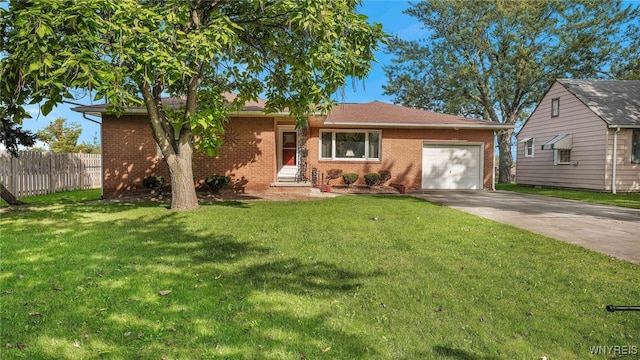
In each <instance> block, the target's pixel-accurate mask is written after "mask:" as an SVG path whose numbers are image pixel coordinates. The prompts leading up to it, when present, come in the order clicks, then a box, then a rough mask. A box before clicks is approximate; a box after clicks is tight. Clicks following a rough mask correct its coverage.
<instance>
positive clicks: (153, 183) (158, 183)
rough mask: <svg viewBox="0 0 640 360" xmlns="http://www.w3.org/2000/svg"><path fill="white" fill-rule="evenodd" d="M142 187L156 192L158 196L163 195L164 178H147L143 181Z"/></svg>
mask: <svg viewBox="0 0 640 360" xmlns="http://www.w3.org/2000/svg"><path fill="white" fill-rule="evenodd" d="M142 185H143V186H144V187H146V188H147V189H151V190H155V192H156V193H157V194H158V195H162V187H163V186H164V177H162V176H147V177H146V178H144V179H142Z"/></svg>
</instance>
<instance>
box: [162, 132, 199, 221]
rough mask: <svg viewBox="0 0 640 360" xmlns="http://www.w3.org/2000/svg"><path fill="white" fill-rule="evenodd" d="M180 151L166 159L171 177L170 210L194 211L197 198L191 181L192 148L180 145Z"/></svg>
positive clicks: (196, 205) (196, 206)
mask: <svg viewBox="0 0 640 360" xmlns="http://www.w3.org/2000/svg"><path fill="white" fill-rule="evenodd" d="M179 146H180V151H178V153H177V154H176V155H172V156H169V157H168V158H167V165H168V167H169V173H170V175H171V209H172V210H195V209H197V208H198V197H197V196H196V188H195V184H194V181H193V167H192V157H193V147H192V146H191V145H190V144H180V145H179Z"/></svg>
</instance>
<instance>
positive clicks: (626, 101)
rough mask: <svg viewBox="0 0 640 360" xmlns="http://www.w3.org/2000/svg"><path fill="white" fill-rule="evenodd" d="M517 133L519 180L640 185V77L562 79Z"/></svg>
mask: <svg viewBox="0 0 640 360" xmlns="http://www.w3.org/2000/svg"><path fill="white" fill-rule="evenodd" d="M516 137H517V145H518V150H517V162H516V182H517V183H518V184H520V185H535V186H543V187H559V188H577V189H589V190H598V191H611V192H613V193H615V192H616V191H621V192H637V191H640V81H638V80H627V81H625V80H569V79H558V80H556V81H555V82H554V83H553V85H552V86H551V88H550V89H549V91H547V93H546V95H545V96H544V97H543V98H542V101H541V102H540V104H538V107H537V108H536V109H535V110H534V112H533V113H532V114H531V116H530V117H529V119H527V121H526V122H525V123H524V125H523V127H522V129H521V130H520V131H519V132H518V134H517V136H516ZM613 159H615V161H613Z"/></svg>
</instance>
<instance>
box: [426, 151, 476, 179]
mask: <svg viewBox="0 0 640 360" xmlns="http://www.w3.org/2000/svg"><path fill="white" fill-rule="evenodd" d="M481 153H482V152H481V146H480V145H434V144H424V146H423V148H422V188H423V189H459V190H462V189H472V190H476V189H482V186H481V184H482V176H481V169H482V164H481V162H482V160H481V156H480V155H481Z"/></svg>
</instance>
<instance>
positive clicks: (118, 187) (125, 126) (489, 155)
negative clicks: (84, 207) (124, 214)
mask: <svg viewBox="0 0 640 360" xmlns="http://www.w3.org/2000/svg"><path fill="white" fill-rule="evenodd" d="M226 129H227V131H226V134H225V143H224V144H223V145H222V147H221V148H220V153H219V156H217V157H213V158H212V157H208V156H206V155H204V154H201V153H196V154H195V156H194V159H193V172H194V177H195V183H196V184H197V185H198V186H201V185H202V183H203V179H204V178H205V177H206V176H209V175H213V174H224V175H228V176H231V178H232V186H233V189H234V190H235V191H237V192H244V191H248V192H251V191H264V190H268V189H269V186H270V184H271V183H272V182H274V181H275V179H276V172H277V156H276V133H275V129H276V121H275V120H274V119H273V118H260V117H233V118H232V119H231V120H230V122H229V123H228V124H227V126H226ZM371 130H375V129H371ZM318 136H319V129H318V128H312V129H311V130H310V132H309V140H308V143H307V146H308V149H309V156H308V171H309V174H307V175H309V176H310V171H311V168H312V167H316V168H317V169H318V176H319V177H320V176H321V174H323V173H326V171H327V170H328V169H332V168H340V169H342V170H343V171H344V172H356V173H358V174H360V179H359V180H358V183H359V184H362V183H364V177H363V175H364V174H365V173H368V172H377V171H379V170H388V171H390V172H391V175H392V179H391V181H392V182H398V183H402V184H404V185H405V186H407V188H409V189H419V188H420V187H421V182H422V146H423V143H424V142H425V141H441V142H449V143H456V142H460V143H463V142H475V143H483V144H484V184H483V185H484V188H485V189H491V188H492V185H493V184H492V180H493V178H492V173H493V169H492V166H493V152H494V149H493V141H494V138H493V131H492V130H453V129H451V130H425V129H383V130H382V137H381V138H382V148H381V160H380V161H374V162H364V163H363V162H356V161H352V162H349V161H320V160H318V148H319V141H318ZM102 147H103V149H102V151H103V176H104V179H103V195H104V197H105V198H117V197H121V196H124V195H128V194H131V193H135V192H139V191H145V192H146V191H149V190H148V189H146V188H144V187H143V186H142V179H144V178H145V177H147V176H150V175H160V176H164V177H165V179H167V181H168V180H169V173H168V170H167V167H166V164H165V162H164V160H163V159H162V158H160V157H158V156H157V146H156V144H155V141H154V140H153V137H152V135H151V128H150V127H149V124H148V120H147V118H146V116H136V115H125V116H122V117H120V118H116V117H114V116H108V115H105V116H104V117H103V121H102ZM319 180H320V179H319ZM334 183H340V180H334Z"/></svg>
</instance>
